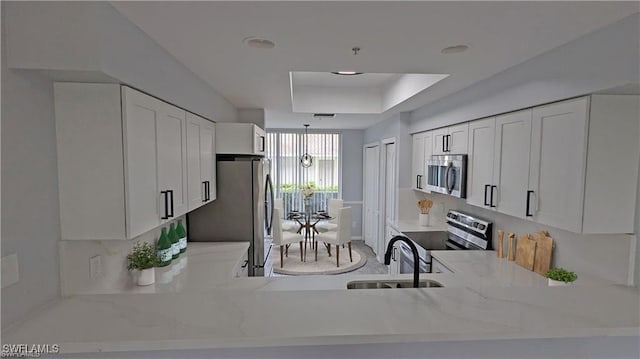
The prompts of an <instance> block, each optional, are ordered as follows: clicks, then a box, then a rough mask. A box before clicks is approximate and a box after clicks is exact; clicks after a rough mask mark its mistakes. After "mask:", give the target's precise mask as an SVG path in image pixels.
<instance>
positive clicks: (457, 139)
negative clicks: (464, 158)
mask: <svg viewBox="0 0 640 359" xmlns="http://www.w3.org/2000/svg"><path fill="white" fill-rule="evenodd" d="M468 138H469V124H468V123H463V124H461V125H456V126H450V127H449V138H448V143H445V145H446V146H445V147H447V153H452V154H466V153H467V144H468ZM445 142H447V141H445Z"/></svg>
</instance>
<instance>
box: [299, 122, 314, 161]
mask: <svg viewBox="0 0 640 359" xmlns="http://www.w3.org/2000/svg"><path fill="white" fill-rule="evenodd" d="M308 129H309V125H308V124H307V125H304V140H305V145H304V155H302V157H300V165H301V166H302V167H304V168H309V167H311V165H313V157H311V155H310V154H309V133H308V132H307V130H308Z"/></svg>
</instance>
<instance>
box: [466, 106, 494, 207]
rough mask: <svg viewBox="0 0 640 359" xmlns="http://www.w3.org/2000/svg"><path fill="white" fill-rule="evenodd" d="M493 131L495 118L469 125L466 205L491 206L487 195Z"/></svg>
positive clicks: (490, 171)
mask: <svg viewBox="0 0 640 359" xmlns="http://www.w3.org/2000/svg"><path fill="white" fill-rule="evenodd" d="M495 130H496V119H495V117H492V118H487V119H484V120H478V121H473V122H471V123H470V124H469V146H468V149H469V157H468V161H467V203H469V204H471V205H474V206H479V207H490V206H491V201H490V197H489V194H490V193H491V185H492V184H493V182H492V181H493V147H494V143H495Z"/></svg>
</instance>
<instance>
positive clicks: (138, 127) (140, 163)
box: [122, 87, 162, 238]
mask: <svg viewBox="0 0 640 359" xmlns="http://www.w3.org/2000/svg"><path fill="white" fill-rule="evenodd" d="M122 104H123V110H124V111H123V117H124V118H123V121H124V143H125V166H124V167H125V176H126V178H125V191H126V213H127V221H126V223H127V238H133V237H136V236H138V235H140V234H142V233H144V232H147V231H149V230H151V229H153V228H155V227H157V226H158V225H159V224H160V210H161V208H160V207H159V205H158V196H159V194H160V189H159V188H158V183H157V163H158V161H157V158H156V154H157V153H156V151H157V149H156V124H157V123H158V120H159V118H160V117H161V112H162V103H161V102H160V101H158V100H156V99H155V98H153V97H150V96H147V95H145V94H143V93H140V92H138V91H135V90H133V89H130V88H128V87H123V88H122Z"/></svg>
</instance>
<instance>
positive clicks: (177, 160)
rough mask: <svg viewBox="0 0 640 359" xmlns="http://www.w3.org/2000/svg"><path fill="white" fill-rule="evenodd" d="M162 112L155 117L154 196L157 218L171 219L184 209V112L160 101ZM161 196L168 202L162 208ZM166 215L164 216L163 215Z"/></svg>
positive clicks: (184, 211) (185, 203) (185, 201)
mask: <svg viewBox="0 0 640 359" xmlns="http://www.w3.org/2000/svg"><path fill="white" fill-rule="evenodd" d="M163 105H164V106H163V109H164V111H162V116H160V118H159V119H158V125H157V129H156V130H157V132H156V135H157V141H158V185H159V188H160V191H166V192H164V193H163V194H160V195H159V196H158V200H159V202H160V208H161V210H162V211H161V214H162V216H161V218H162V217H169V218H168V219H169V220H171V219H172V218H174V217H178V216H180V215H182V214H185V213H187V208H188V201H187V193H186V187H187V186H186V183H185V182H186V175H185V174H186V168H187V166H186V163H185V162H186V154H185V152H186V151H185V148H186V146H185V143H184V142H185V140H186V134H185V122H186V118H185V117H186V113H185V111H184V110H181V109H179V108H177V107H174V106H171V105H169V104H163ZM165 197H166V198H168V204H167V205H166V207H168V208H167V209H165ZM164 219H167V218H164Z"/></svg>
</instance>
